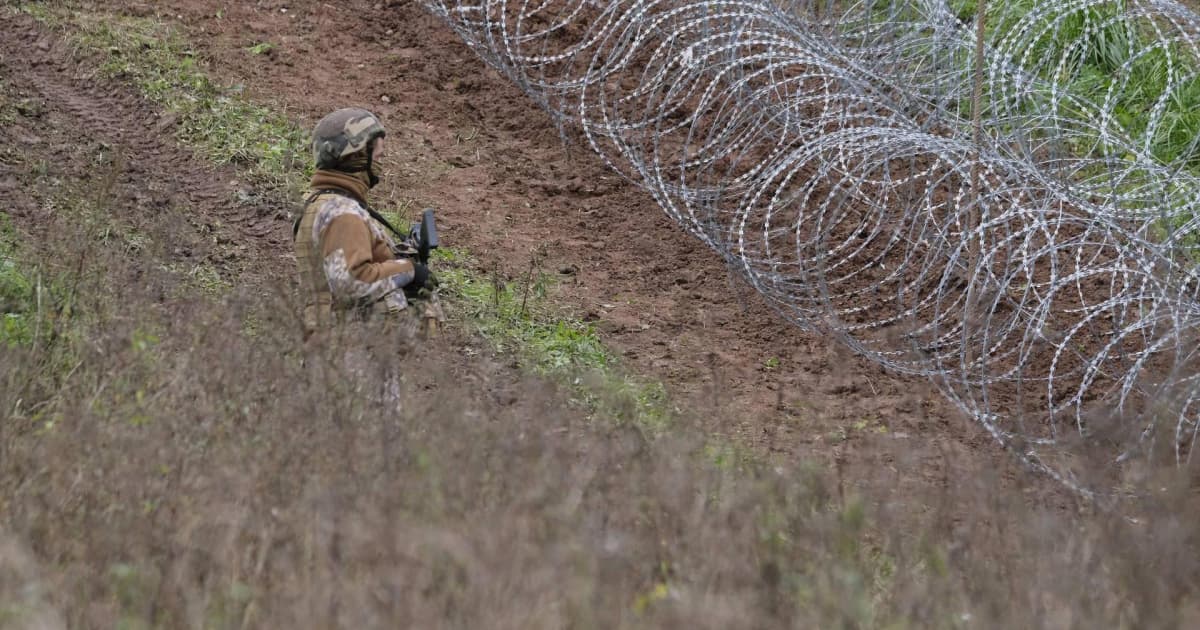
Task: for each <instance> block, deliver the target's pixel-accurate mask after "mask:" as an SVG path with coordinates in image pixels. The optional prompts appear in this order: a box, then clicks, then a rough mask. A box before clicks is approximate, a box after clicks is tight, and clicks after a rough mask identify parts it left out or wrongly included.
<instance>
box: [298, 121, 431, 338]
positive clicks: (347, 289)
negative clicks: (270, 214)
mask: <svg viewBox="0 0 1200 630" xmlns="http://www.w3.org/2000/svg"><path fill="white" fill-rule="evenodd" d="M385 135H386V132H385V130H384V128H383V124H382V123H381V122H380V121H379V119H378V118H377V117H376V116H375V115H374V114H372V113H371V112H369V111H366V110H363V109H358V108H347V109H339V110H337V111H335V112H333V113H331V114H329V115H328V116H326V117H325V118H323V119H321V121H320V122H319V123H317V126H316V128H315V129H314V131H313V143H312V150H313V157H314V159H315V160H316V169H317V170H316V172H315V173H314V174H313V177H312V182H311V184H310V193H309V195H308V196H307V197H306V198H305V203H304V210H303V213H302V214H301V215H300V216H299V217H298V218H297V220H296V223H295V225H294V226H293V237H294V242H295V251H296V262H297V265H298V266H299V271H300V290H301V291H302V292H303V294H304V301H305V308H304V328H305V331H304V336H305V339H307V338H308V337H310V336H311V335H312V334H313V333H314V332H316V331H317V330H321V329H324V328H327V327H328V326H329V325H330V324H331V323H332V322H333V321H335V320H339V321H340V320H343V319H345V317H346V316H348V315H355V316H357V317H359V318H367V317H369V316H370V315H372V314H374V313H379V312H386V313H389V314H391V315H392V316H397V315H398V314H399V313H401V312H404V311H406V310H409V300H408V298H407V297H406V296H405V292H406V290H408V291H409V292H413V289H417V288H426V289H428V290H430V291H431V290H432V289H433V288H434V287H436V284H437V282H436V280H435V279H434V276H433V274H432V273H431V272H430V271H429V269H428V268H427V267H426V266H425V265H422V264H420V263H419V262H417V261H414V260H410V259H409V258H406V257H397V256H396V251H397V247H396V241H395V240H393V238H392V235H389V234H388V233H387V232H386V231H385V230H384V225H386V221H383V219H382V217H380V216H379V215H378V214H377V213H375V212H374V211H372V210H371V209H370V206H368V205H367V191H369V190H370V189H371V188H374V187H375V185H376V184H378V183H379V158H380V157H381V156H382V155H383V144H384V137H385ZM381 222H382V223H383V224H382V225H381ZM387 227H388V228H391V226H390V225H388V226H387ZM397 237H398V235H397ZM426 294H427V293H426ZM434 318H435V319H440V317H439V316H435V317H434Z"/></svg>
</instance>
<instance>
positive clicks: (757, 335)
mask: <svg viewBox="0 0 1200 630" xmlns="http://www.w3.org/2000/svg"><path fill="white" fill-rule="evenodd" d="M103 4H106V5H109V6H111V8H112V9H113V10H118V11H120V10H129V11H132V12H134V13H138V14H154V15H155V16H157V17H158V18H160V19H163V20H166V21H170V22H173V23H175V24H177V25H178V26H179V27H180V28H182V29H184V30H185V31H186V32H187V33H188V34H189V37H190V39H191V40H192V41H194V42H196V43H197V44H198V45H199V47H200V48H201V50H202V54H203V57H204V58H205V59H206V60H207V61H208V62H209V63H211V65H212V68H213V69H214V70H215V71H216V73H217V74H219V75H220V76H223V77H228V78H229V80H230V81H231V82H235V83H240V84H244V85H245V86H246V87H247V90H248V91H249V93H250V94H252V95H253V96H254V97H255V98H257V99H259V100H261V101H263V102H270V103H274V104H275V106H276V107H277V108H279V109H283V110H286V111H289V112H292V113H294V115H296V116H297V117H299V118H300V119H302V120H303V121H304V122H305V123H306V124H311V123H312V122H314V121H315V120H316V119H317V118H318V117H319V116H320V115H322V114H323V113H324V112H325V111H327V110H329V109H332V108H336V107H341V106H345V105H350V104H354V105H362V106H366V107H369V108H371V109H373V110H375V111H377V112H379V113H380V114H381V115H382V116H384V117H385V118H386V120H387V123H388V125H389V128H390V130H391V136H390V138H391V141H390V144H389V152H390V154H391V159H390V164H389V165H388V166H389V175H390V176H389V177H388V178H387V180H386V181H385V183H384V184H383V185H382V186H381V189H380V197H381V199H382V200H383V201H382V202H381V204H382V205H385V206H386V205H388V204H391V205H393V206H395V205H407V206H410V207H421V206H424V205H430V206H434V207H436V208H438V209H439V210H440V211H441V216H442V217H444V222H445V227H444V229H443V232H444V239H445V240H446V241H448V242H449V243H450V244H452V245H455V246H459V247H463V248H465V249H466V250H469V251H470V252H472V253H473V254H474V255H475V256H476V257H477V258H478V259H480V260H482V261H483V264H484V265H485V266H487V269H486V271H488V272H493V271H498V272H499V273H501V274H504V275H506V276H508V277H516V276H519V275H520V274H521V273H523V272H524V270H526V269H527V268H528V266H529V265H530V259H531V256H533V253H532V252H534V251H536V250H537V249H538V248H544V250H543V251H544V253H545V258H544V261H543V262H542V265H543V266H544V267H545V268H546V269H549V270H551V271H555V272H560V273H559V275H560V278H561V283H560V296H561V298H562V299H563V300H564V301H565V302H566V304H568V305H569V306H570V307H571V308H572V309H573V310H574V311H575V312H577V313H579V314H581V315H582V316H583V317H584V318H585V319H590V320H594V321H595V323H596V325H597V327H598V329H599V330H600V331H601V332H602V337H603V339H604V341H605V342H606V343H608V344H609V345H610V346H611V347H613V348H614V349H616V350H617V351H619V352H620V353H621V354H622V355H623V356H624V358H625V359H626V360H627V361H628V363H629V364H630V365H631V366H632V367H633V368H634V369H635V370H637V371H639V372H641V373H644V374H651V375H654V376H656V377H658V378H662V379H664V380H665V381H666V382H667V383H668V385H669V389H670V391H671V392H672V393H673V394H675V396H676V397H677V398H678V399H680V400H697V399H700V400H705V401H709V402H711V403H712V404H714V405H715V406H716V407H717V408H718V411H717V412H716V413H715V414H714V416H713V418H712V425H713V427H712V428H713V430H715V431H718V432H721V433H726V434H731V435H736V436H739V437H740V438H743V439H745V440H747V441H749V442H750V443H753V444H755V445H757V446H759V447H761V448H763V449H764V450H768V451H771V452H776V453H780V454H782V455H784V456H796V455H812V454H817V455H821V456H823V455H833V456H835V457H837V458H839V459H843V460H844V461H842V462H841V463H843V464H848V465H849V466H850V467H857V466H858V465H862V466H865V467H867V468H876V467H878V466H880V465H884V466H886V467H889V468H891V467H892V466H896V464H894V463H886V462H875V461H873V457H872V456H871V455H870V453H871V452H872V451H873V450H874V449H873V448H871V447H870V446H868V444H867V443H868V442H872V441H880V440H883V441H888V442H892V443H893V444H889V445H888V447H887V448H885V449H884V450H886V451H889V452H893V451H902V452H905V453H907V454H909V455H911V458H910V459H908V461H905V462H903V463H901V464H899V465H898V468H893V469H892V471H891V472H893V473H898V474H899V475H901V476H903V477H910V476H912V477H914V478H919V477H925V478H926V479H930V478H932V479H940V478H943V477H944V476H945V475H946V473H947V472H948V471H947V466H949V467H950V469H952V470H980V469H1001V470H1007V471H1009V472H1010V473H1011V472H1012V471H1014V470H1015V466H1013V465H1012V464H1011V463H1010V462H1009V461H1008V458H1007V457H1006V456H1003V455H1000V454H999V453H998V450H999V449H998V447H997V446H996V445H995V444H994V443H993V442H991V441H990V440H989V439H988V438H987V437H986V436H985V435H983V433H982V431H980V430H979V429H978V428H977V427H976V426H974V425H973V424H972V423H971V422H970V421H969V420H967V419H965V418H964V417H962V416H961V414H959V413H958V411H957V410H956V409H953V408H952V407H951V406H950V405H949V404H948V403H946V401H945V400H944V399H943V398H942V397H941V396H940V395H939V394H937V393H936V392H935V391H934V390H933V388H932V387H930V386H929V384H928V383H927V382H926V381H924V380H921V379H912V378H904V377H898V376H895V375H890V374H886V373H884V372H883V371H882V370H880V369H879V368H878V366H876V365H874V364H872V363H870V362H868V361H864V360H862V359H859V358H858V357H855V356H853V355H851V354H850V353H848V352H846V351H844V349H843V348H841V347H840V346H838V345H836V344H833V343H830V342H829V341H828V340H826V339H824V338H821V337H820V336H819V335H814V334H811V333H807V332H804V331H801V330H799V329H798V328H796V327H795V326H793V325H791V324H789V323H787V322H785V321H782V320H781V319H780V318H779V317H778V316H777V315H776V314H775V313H774V312H773V311H772V310H770V309H769V308H768V307H767V306H766V305H765V304H764V303H763V302H762V300H761V299H759V298H758V297H757V296H756V295H754V294H753V293H752V292H750V291H749V290H748V289H745V288H744V287H741V286H739V285H738V284H737V283H736V282H735V281H733V280H732V279H731V278H730V276H729V274H728V273H727V271H726V269H725V268H724V266H723V264H722V262H721V261H720V259H719V258H718V257H717V256H716V255H715V254H714V253H713V252H711V251H709V250H708V249H706V248H705V247H704V246H703V245H702V244H700V243H699V242H698V241H695V240H694V239H692V238H691V237H690V236H688V235H686V234H685V233H684V232H683V231H682V230H680V229H679V228H678V227H677V226H676V225H675V224H674V223H673V222H671V221H670V219H669V218H668V217H667V216H666V215H665V214H664V213H663V212H662V211H661V210H660V209H659V208H658V207H657V206H656V205H655V204H654V203H653V201H652V200H651V199H650V198H649V196H648V195H646V194H644V193H643V192H642V191H640V190H638V189H636V188H634V187H632V186H630V185H628V184H626V183H624V182H623V181H621V180H620V179H619V178H617V177H615V176H614V175H613V174H612V173H611V172H609V171H608V170H607V169H606V168H605V167H604V165H603V164H602V163H601V162H600V160H598V159H596V158H595V157H594V156H593V155H592V154H591V153H589V152H588V150H587V149H586V147H582V146H579V145H567V146H564V145H563V143H562V141H561V140H560V136H559V135H558V133H557V130H556V129H555V127H554V125H553V124H552V121H551V120H550V118H549V117H548V116H547V115H546V114H545V113H544V112H542V111H541V110H540V109H538V108H536V107H535V106H534V105H533V104H532V102H531V101H529V100H528V99H527V98H526V97H525V96H524V95H523V94H522V93H521V92H520V91H519V90H518V89H517V88H516V87H514V86H513V85H511V84H510V83H509V82H508V81H507V80H506V79H504V78H503V77H501V76H500V75H499V74H497V73H496V72H494V71H492V70H490V69H488V68H487V67H486V66H485V65H484V64H483V63H482V62H481V61H480V60H479V59H478V58H477V57H475V56H474V54H473V53H471V52H470V51H469V50H468V49H467V48H466V47H465V46H464V45H463V44H462V43H461V42H460V41H459V40H458V39H457V37H456V36H455V35H454V33H453V32H451V31H450V30H449V29H448V28H446V27H444V26H443V25H442V24H441V23H440V22H439V21H438V20H436V19H435V18H433V17H432V16H430V15H429V14H427V13H426V12H425V11H424V10H423V9H422V8H421V7H420V6H419V4H418V3H414V2H403V3H397V2H391V3H374V2H369V1H354V2H347V3H341V4H338V5H332V4H329V3H324V2H316V1H309V2H304V1H301V2H258V3H254V4H248V3H243V4H238V5H236V6H230V5H229V4H228V3H222V2H216V1H211V2H205V1H198V0H173V1H169V2H164V3H162V5H161V7H160V6H157V5H156V6H155V7H154V8H151V7H150V6H149V5H145V6H142V7H141V8H135V9H129V8H128V7H129V3H119V2H114V3H103ZM385 5H386V6H385ZM263 42H269V43H270V44H271V45H272V48H271V51H270V53H269V54H267V55H253V54H250V53H249V52H248V50H247V49H248V48H249V47H251V46H253V45H255V44H259V43H263ZM894 443H898V444H899V445H900V446H899V447H896V445H895V444H894ZM914 473H915V474H914Z"/></svg>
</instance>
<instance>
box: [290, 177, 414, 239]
mask: <svg viewBox="0 0 1200 630" xmlns="http://www.w3.org/2000/svg"><path fill="white" fill-rule="evenodd" d="M321 195H341V196H342V197H346V198H347V199H353V200H354V202H355V203H357V204H358V205H360V206H362V207H363V209H364V210H366V211H367V214H369V215H371V218H372V219H375V220H376V221H378V222H379V223H381V224H382V225H383V227H385V228H387V229H388V231H390V232H391V233H392V234H395V235H396V238H398V239H400V240H405V239H407V238H408V236H407V235H405V234H401V233H400V230H397V229H396V228H395V227H394V226H393V225H392V224H391V223H390V222H388V220H387V219H385V218H383V215H382V214H379V213H378V212H376V211H375V209H374V208H372V207H371V206H369V205H367V204H365V203H363V202H361V201H359V200H358V198H357V197H355V196H354V195H351V194H350V193H348V192H346V191H344V190H342V189H340V188H322V189H320V190H314V191H313V192H312V194H311V195H309V196H308V197H305V198H304V207H308V204H310V203H312V202H313V200H314V199H316V198H317V197H320V196H321ZM303 216H304V213H303V212H301V213H300V217H297V218H296V220H295V221H294V222H293V223H292V238H293V239H295V238H296V233H297V232H299V230H300V218H301V217H303Z"/></svg>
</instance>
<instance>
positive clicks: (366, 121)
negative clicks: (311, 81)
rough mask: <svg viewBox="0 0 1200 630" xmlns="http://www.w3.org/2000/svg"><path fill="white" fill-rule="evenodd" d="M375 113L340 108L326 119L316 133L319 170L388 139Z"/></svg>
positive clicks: (333, 165)
mask: <svg viewBox="0 0 1200 630" xmlns="http://www.w3.org/2000/svg"><path fill="white" fill-rule="evenodd" d="M384 135H385V132H384V129H383V124H382V123H380V122H379V119H378V118H376V117H375V115H374V114H372V113H371V112H369V111H367V110H365V109H358V108H347V109H339V110H337V111H336V112H333V113H331V114H329V115H328V116H326V117H325V118H322V119H321V121H320V122H318V123H317V126H316V128H315V129H314V130H313V145H312V149H313V160H314V161H315V163H316V166H317V168H319V169H320V168H333V167H335V166H337V165H339V164H341V163H342V161H343V160H344V159H345V158H346V157H347V156H350V155H353V154H355V153H358V152H360V151H362V150H363V149H365V148H366V147H367V145H368V144H369V143H370V142H371V140H372V139H373V138H376V137H381V136H384Z"/></svg>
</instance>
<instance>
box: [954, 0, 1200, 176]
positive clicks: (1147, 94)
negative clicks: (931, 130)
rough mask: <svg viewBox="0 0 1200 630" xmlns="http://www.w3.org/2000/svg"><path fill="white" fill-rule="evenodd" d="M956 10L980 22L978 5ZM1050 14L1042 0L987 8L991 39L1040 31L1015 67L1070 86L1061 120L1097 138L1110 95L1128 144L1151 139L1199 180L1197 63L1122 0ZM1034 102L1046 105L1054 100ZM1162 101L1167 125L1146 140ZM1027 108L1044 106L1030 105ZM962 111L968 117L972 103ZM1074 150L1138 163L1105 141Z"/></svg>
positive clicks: (958, 5)
mask: <svg viewBox="0 0 1200 630" xmlns="http://www.w3.org/2000/svg"><path fill="white" fill-rule="evenodd" d="M950 7H951V10H952V11H954V12H955V14H956V15H957V16H958V17H959V19H961V20H962V21H963V22H965V23H966V24H968V25H970V24H973V23H974V20H975V11H976V9H977V4H976V2H975V0H951V1H950ZM1035 7H1037V8H1038V9H1039V10H1041V11H1043V13H1042V15H1041V19H1040V21H1039V22H1038V23H1037V24H1035V25H1033V26H1032V27H1031V26H1029V21H1028V16H1029V15H1030V13H1031V11H1033V10H1034V8H1035ZM1046 9H1047V6H1046V4H1045V3H1043V2H1038V1H1037V0H1006V1H1001V2H992V3H989V4H988V23H987V31H988V35H987V37H988V39H989V40H990V41H997V40H998V39H1000V38H1003V37H1007V36H1009V35H1011V34H1013V33H1014V32H1016V30H1017V29H1018V28H1021V27H1022V26H1023V28H1024V29H1025V32H1027V33H1038V35H1036V36H1035V37H1034V38H1033V40H1032V41H1028V42H1024V45H1023V46H1020V47H1019V54H1021V55H1022V56H1020V57H1018V58H1017V59H1015V61H1017V62H1018V63H1020V64H1022V65H1023V67H1024V68H1025V69H1026V70H1028V71H1031V72H1033V73H1035V74H1037V75H1038V76H1039V77H1041V78H1042V79H1044V80H1046V81H1049V82H1056V83H1059V84H1065V85H1066V86H1067V87H1068V94H1069V96H1070V98H1068V99H1064V101H1063V104H1064V105H1063V109H1061V110H1060V111H1059V112H1058V113H1059V114H1060V115H1062V116H1064V117H1065V118H1066V119H1067V121H1071V120H1074V121H1076V123H1077V125H1078V128H1079V129H1081V130H1087V131H1086V132H1085V133H1088V134H1092V135H1094V133H1093V132H1091V131H1090V127H1091V125H1092V124H1094V123H1095V122H1096V121H1095V117H1096V115H1097V113H1098V112H1099V111H1101V110H1102V109H1104V106H1105V103H1106V101H1108V100H1109V98H1110V94H1111V105H1110V107H1111V111H1112V113H1113V116H1114V119H1115V120H1114V123H1115V124H1116V125H1118V126H1119V128H1120V129H1121V131H1122V132H1123V133H1124V134H1125V135H1126V136H1127V137H1128V138H1129V139H1131V140H1132V141H1133V142H1134V143H1135V144H1138V145H1140V144H1142V143H1143V142H1147V141H1148V144H1149V147H1150V153H1151V155H1153V156H1154V158H1156V159H1157V160H1158V161H1160V162H1162V163H1164V164H1177V163H1182V164H1183V165H1184V166H1185V167H1186V168H1188V169H1189V170H1191V171H1192V172H1193V173H1196V174H1200V143H1197V142H1196V138H1197V135H1198V134H1200V107H1198V105H1200V78H1198V77H1196V76H1194V75H1195V74H1196V71H1197V69H1198V67H1197V60H1196V59H1194V58H1193V57H1192V56H1191V55H1190V54H1188V53H1186V52H1185V51H1184V50H1183V49H1182V47H1180V46H1179V45H1178V44H1170V45H1167V44H1155V43H1154V42H1155V41H1157V36H1156V34H1155V33H1153V32H1152V31H1151V30H1149V29H1148V28H1139V27H1140V26H1144V24H1138V23H1135V22H1134V21H1132V20H1130V19H1129V18H1127V17H1125V3H1124V1H1123V0H1114V1H1113V2H1108V3H1104V4H1101V5H1098V6H1092V7H1088V8H1071V9H1068V8H1063V9H1062V12H1061V13H1057V14H1055V13H1051V12H1048V11H1046ZM1043 29H1045V30H1043ZM1187 77H1191V78H1187ZM1033 99H1034V100H1036V101H1048V100H1049V99H1050V94H1049V93H1044V94H1039V95H1036V96H1034V97H1033ZM1160 102H1162V103H1163V105H1162V107H1161V109H1162V114H1161V116H1162V120H1163V123H1164V124H1162V125H1160V126H1159V127H1158V128H1157V129H1155V130H1154V132H1153V135H1152V136H1151V137H1148V138H1147V136H1146V134H1147V133H1150V132H1149V131H1148V127H1149V122H1150V119H1151V116H1152V112H1154V111H1155V109H1156V108H1157V107H1159V106H1158V103H1160ZM1029 106H1030V107H1038V106H1039V104H1038V103H1033V102H1031V103H1030V104H1029ZM961 111H962V112H969V111H970V106H969V104H967V105H966V106H965V107H964V108H961ZM1068 126H1070V123H1069V122H1068ZM1071 144H1072V150H1073V151H1074V152H1075V153H1076V154H1077V155H1080V156H1081V157H1082V156H1093V157H1117V158H1125V159H1133V157H1134V156H1129V155H1118V154H1116V153H1114V152H1115V151H1116V150H1117V147H1114V146H1109V145H1106V144H1104V143H1102V142H1101V141H1100V138H1099V137H1084V138H1077V139H1074V140H1072V141H1071Z"/></svg>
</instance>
